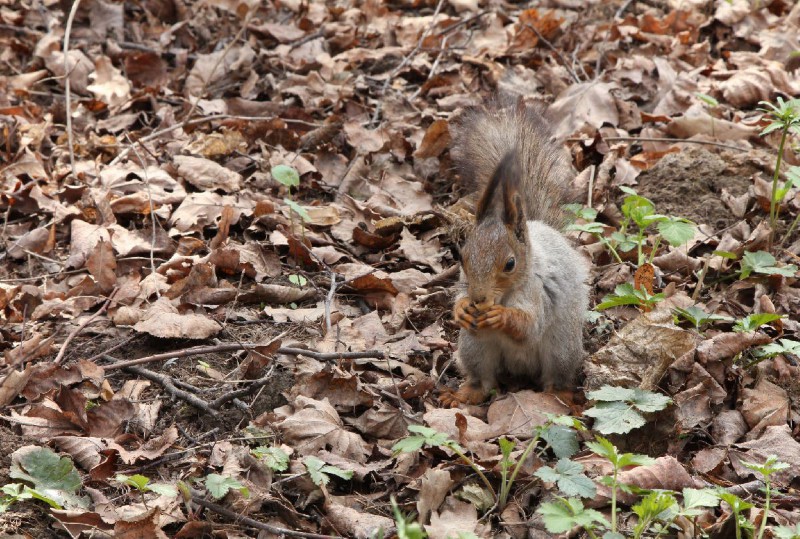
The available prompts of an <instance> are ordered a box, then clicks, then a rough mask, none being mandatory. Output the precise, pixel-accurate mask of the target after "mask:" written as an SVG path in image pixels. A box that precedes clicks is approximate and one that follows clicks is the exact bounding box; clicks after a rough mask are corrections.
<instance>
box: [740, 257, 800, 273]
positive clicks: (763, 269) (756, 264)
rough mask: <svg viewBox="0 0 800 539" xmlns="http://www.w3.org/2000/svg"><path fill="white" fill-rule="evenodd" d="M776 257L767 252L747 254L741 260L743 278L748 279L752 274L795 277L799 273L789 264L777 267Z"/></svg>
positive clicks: (795, 267)
mask: <svg viewBox="0 0 800 539" xmlns="http://www.w3.org/2000/svg"><path fill="white" fill-rule="evenodd" d="M776 263H777V261H776V260H775V257H774V256H772V255H771V254H770V253H768V252H766V251H756V252H749V251H748V252H746V253H744V256H743V257H742V260H741V266H742V270H741V278H742V279H747V278H748V277H749V276H750V274H751V273H760V274H764V275H783V276H785V277H793V276H794V274H795V273H797V266H795V265H794V264H788V265H786V266H782V267H777V266H776V265H775V264H776Z"/></svg>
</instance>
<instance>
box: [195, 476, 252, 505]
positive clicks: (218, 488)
mask: <svg viewBox="0 0 800 539" xmlns="http://www.w3.org/2000/svg"><path fill="white" fill-rule="evenodd" d="M202 481H203V483H204V484H205V486H206V489H208V492H209V494H211V496H212V497H213V498H214V499H215V500H221V499H222V498H224V497H225V496H226V495H227V494H228V492H230V491H231V490H238V491H239V492H241V493H242V496H244V497H245V498H248V497H249V496H250V490H249V489H248V488H247V487H245V486H244V485H242V484H241V483H240V482H239V481H237V480H236V479H234V478H233V477H227V476H224V475H220V474H216V473H210V474H208V475H207V476H206V477H204V478H203V480H202Z"/></svg>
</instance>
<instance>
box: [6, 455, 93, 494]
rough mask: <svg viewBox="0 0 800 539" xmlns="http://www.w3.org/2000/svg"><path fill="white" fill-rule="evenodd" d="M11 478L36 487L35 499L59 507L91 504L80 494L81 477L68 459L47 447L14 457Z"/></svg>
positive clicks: (12, 457) (32, 492)
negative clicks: (50, 502)
mask: <svg viewBox="0 0 800 539" xmlns="http://www.w3.org/2000/svg"><path fill="white" fill-rule="evenodd" d="M9 475H10V476H11V477H12V478H14V479H21V480H22V481H27V482H29V483H32V484H33V485H34V488H33V489H32V490H31V495H32V496H33V497H38V496H37V495H40V496H41V498H38V499H42V500H43V501H46V500H52V501H53V502H54V503H56V504H57V505H58V508H59V509H60V508H70V507H79V508H86V507H88V506H89V503H88V501H87V500H86V499H85V498H82V497H80V496H78V495H77V491H78V489H79V488H80V487H81V476H80V474H79V473H78V471H77V470H76V469H75V466H74V465H73V464H72V460H71V459H70V458H69V457H59V456H58V455H57V454H56V453H54V452H53V451H52V450H51V449H49V448H46V447H23V448H20V449H18V450H16V451H15V452H14V453H13V454H12V456H11V470H10V472H9Z"/></svg>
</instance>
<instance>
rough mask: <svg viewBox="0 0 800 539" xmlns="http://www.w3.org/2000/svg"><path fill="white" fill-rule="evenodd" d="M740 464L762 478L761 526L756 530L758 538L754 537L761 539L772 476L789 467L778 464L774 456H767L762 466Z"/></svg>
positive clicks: (766, 516)
mask: <svg viewBox="0 0 800 539" xmlns="http://www.w3.org/2000/svg"><path fill="white" fill-rule="evenodd" d="M742 464H743V465H744V466H745V467H747V468H750V469H751V470H753V471H754V472H758V473H759V474H761V477H763V478H764V516H762V517H761V526H760V528H759V530H758V537H756V539H761V538H762V537H764V530H766V529H767V519H768V518H769V502H770V496H771V494H772V476H773V475H774V474H775V473H777V472H779V471H781V470H785V469H787V468H788V467H789V465H788V464H787V463H785V462H780V461H779V460H778V457H776V456H775V455H770V456H768V457H767V460H766V461H765V462H764V464H758V463H757V462H742Z"/></svg>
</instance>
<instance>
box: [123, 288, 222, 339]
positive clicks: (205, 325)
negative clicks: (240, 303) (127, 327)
mask: <svg viewBox="0 0 800 539" xmlns="http://www.w3.org/2000/svg"><path fill="white" fill-rule="evenodd" d="M133 329H134V330H136V331H139V332H142V333H149V334H150V335H152V336H154V337H161V338H162V339H207V338H209V337H210V336H212V335H216V334H217V333H219V331H220V330H221V329H222V328H221V326H220V325H219V324H218V323H216V322H214V321H213V320H211V319H210V318H208V317H207V316H204V315H201V314H194V313H187V314H181V313H180V312H179V311H178V308H177V307H176V306H175V305H173V303H172V301H170V299H169V298H167V297H162V298H159V300H158V301H156V302H155V303H153V304H152V305H151V306H150V308H149V309H148V310H147V311H145V313H144V315H143V316H142V318H141V320H140V321H139V322H137V323H136V325H134V326H133Z"/></svg>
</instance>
